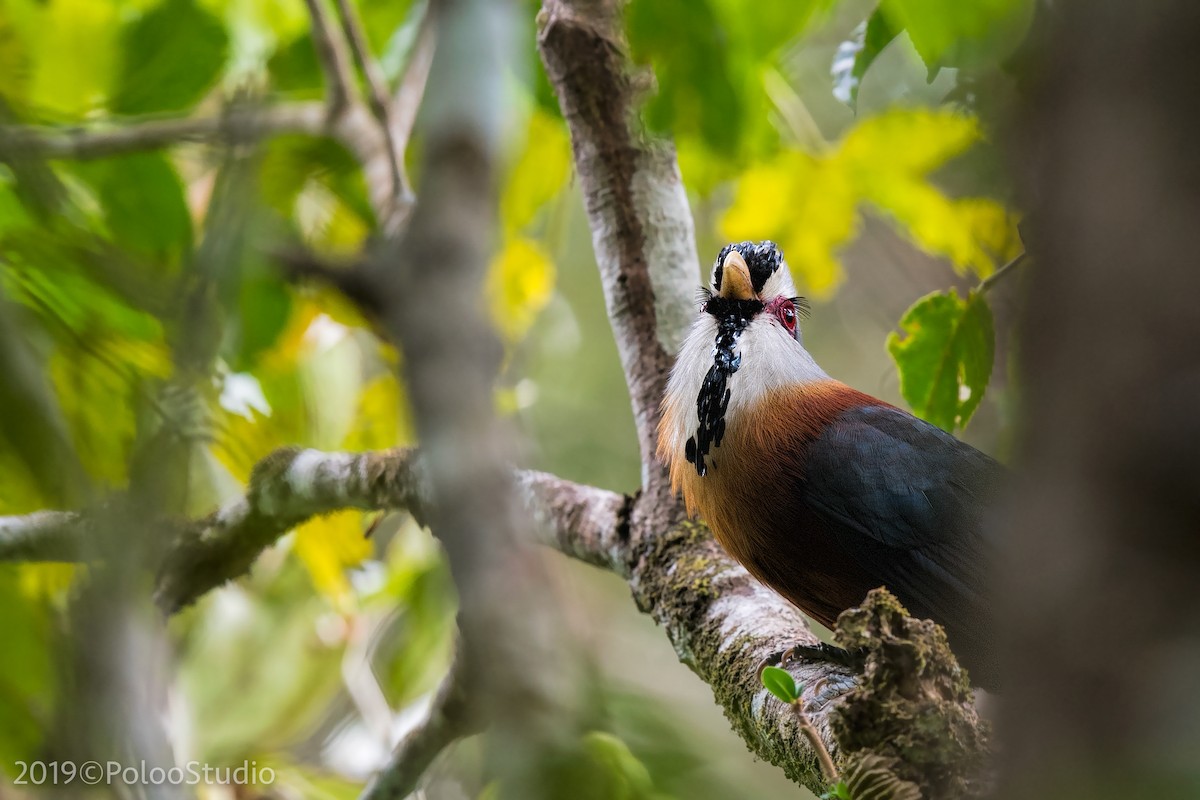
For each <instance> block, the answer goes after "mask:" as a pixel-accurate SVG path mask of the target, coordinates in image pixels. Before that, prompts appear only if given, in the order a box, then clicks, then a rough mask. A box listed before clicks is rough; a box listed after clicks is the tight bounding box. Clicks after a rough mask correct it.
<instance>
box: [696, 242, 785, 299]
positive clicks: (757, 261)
mask: <svg viewBox="0 0 1200 800" xmlns="http://www.w3.org/2000/svg"><path fill="white" fill-rule="evenodd" d="M734 250H737V251H738V253H740V254H741V256H742V258H743V259H745V261H746V266H747V267H749V268H750V284H751V285H752V286H753V287H754V291H756V292H761V291H762V289H763V286H765V285H766V283H767V278H769V277H771V276H772V275H774V274H775V271H776V270H777V269H779V268H780V266H782V265H783V253H781V252H780V250H779V247H778V246H777V245H776V244H775V243H774V242H772V241H771V240H770V239H767V240H765V241H762V242H758V243H755V242H735V243H733V244H727V245H725V246H724V247H722V248H721V252H720V253H718V254H717V264H716V270H715V271H714V272H713V288H714V289H716V290H717V291H718V292H720V291H721V278H722V272H723V271H724V270H723V268H724V266H725V256H727V255H729V254H730V253H731V252H733V251H734Z"/></svg>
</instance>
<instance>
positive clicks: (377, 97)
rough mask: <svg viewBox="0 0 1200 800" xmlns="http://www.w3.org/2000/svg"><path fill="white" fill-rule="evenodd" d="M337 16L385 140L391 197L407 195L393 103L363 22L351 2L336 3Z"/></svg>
mask: <svg viewBox="0 0 1200 800" xmlns="http://www.w3.org/2000/svg"><path fill="white" fill-rule="evenodd" d="M337 7H338V15H339V16H340V17H341V20H342V32H343V33H345V35H346V40H347V41H348V42H349V43H350V52H351V54H352V55H353V56H354V61H355V63H356V64H357V65H358V69H359V71H360V72H362V74H363V78H364V79H365V80H366V82H367V104H368V105H369V106H370V108H371V113H372V114H374V115H375V119H376V120H377V121H378V122H379V127H380V129H381V130H382V131H383V136H384V138H385V139H386V140H387V152H388V156H389V159H388V160H389V163H390V165H391V168H392V194H394V195H396V196H401V195H407V194H408V193H409V192H410V189H409V186H408V178H407V176H406V175H405V173H404V151H403V149H402V148H398V147H397V141H396V138H395V136H394V134H393V131H392V125H391V116H392V102H391V98H390V97H389V96H388V89H387V79H386V78H385V77H384V75H383V70H382V69H381V68H380V66H379V62H378V61H376V60H375V58H374V57H372V55H371V49H370V47H369V46H368V44H367V37H366V36H365V35H364V34H363V29H362V23H361V22H360V21H359V19H358V12H357V11H356V10H355V8H354V4H353V3H351V2H350V0H337Z"/></svg>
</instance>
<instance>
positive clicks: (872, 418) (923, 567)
mask: <svg viewBox="0 0 1200 800" xmlns="http://www.w3.org/2000/svg"><path fill="white" fill-rule="evenodd" d="M804 466H805V470H804V471H805V477H806V480H805V482H804V494H805V497H804V500H805V503H806V505H807V506H808V507H809V508H810V509H811V510H812V511H813V513H815V514H816V515H817V516H818V517H820V518H821V519H822V520H823V521H824V522H825V523H826V524H827V525H828V527H829V530H830V531H831V533H833V534H834V536H835V538H836V539H837V541H838V543H839V545H841V546H842V547H843V549H844V550H845V551H846V552H847V553H848V554H849V555H850V556H851V557H853V558H854V559H855V560H857V561H858V562H859V563H860V564H861V565H862V566H863V568H864V569H865V570H866V571H867V572H868V573H870V574H871V575H874V576H876V577H877V578H878V580H879V582H880V584H882V585H885V586H887V587H888V588H889V589H890V590H891V591H892V592H893V593H894V594H895V595H896V596H897V597H898V598H899V599H900V600H901V602H903V603H904V604H905V605H907V606H908V608H909V610H910V611H911V612H912V613H914V614H916V615H918V616H928V617H931V618H933V619H935V620H936V621H938V622H940V623H941V624H942V625H943V626H945V627H946V629H947V632H948V633H949V634H950V637H951V641H952V643H955V642H956V640H957V641H958V642H959V643H962V644H965V643H966V640H968V639H975V638H977V637H980V636H987V637H988V638H990V628H991V623H990V616H991V614H990V608H989V606H990V604H989V603H988V602H987V600H986V594H987V589H986V587H987V584H988V581H989V577H990V576H989V573H990V569H991V565H992V563H993V562H994V558H993V549H994V543H993V542H992V541H991V540H990V537H989V535H988V533H987V529H986V527H985V525H984V515H985V514H986V512H987V511H988V509H989V507H990V506H991V505H992V504H993V500H994V498H995V495H996V492H997V490H998V488H999V485H1000V483H1001V482H1002V481H1003V479H1004V468H1003V467H1001V466H1000V465H999V464H998V463H997V462H996V461H994V460H993V459H991V458H989V457H988V456H986V455H984V454H983V453H981V452H979V451H978V450H976V449H975V448H973V447H971V446H969V445H966V444H964V443H962V442H960V441H958V440H957V439H955V438H954V437H953V436H951V435H950V434H948V433H946V432H945V431H943V430H941V429H940V428H937V427H936V426H934V425H930V424H929V423H927V422H925V421H923V420H920V419H917V418H916V417H914V416H912V415H911V414H908V413H905V412H903V411H900V410H899V409H896V408H892V407H889V406H867V407H861V408H855V409H851V410H848V411H845V412H843V413H842V414H841V415H840V416H839V417H838V418H837V419H835V420H834V422H833V423H832V424H831V425H830V426H829V427H827V428H826V430H825V432H824V433H822V434H821V435H820V436H819V437H817V438H816V439H815V440H813V441H812V443H811V445H810V447H809V448H808V451H807V453H806V458H805V465H804ZM962 644H960V647H961V646H962ZM977 644H978V645H979V646H983V645H984V643H983V642H978V643H977ZM956 649H957V648H956ZM960 655H961V654H960Z"/></svg>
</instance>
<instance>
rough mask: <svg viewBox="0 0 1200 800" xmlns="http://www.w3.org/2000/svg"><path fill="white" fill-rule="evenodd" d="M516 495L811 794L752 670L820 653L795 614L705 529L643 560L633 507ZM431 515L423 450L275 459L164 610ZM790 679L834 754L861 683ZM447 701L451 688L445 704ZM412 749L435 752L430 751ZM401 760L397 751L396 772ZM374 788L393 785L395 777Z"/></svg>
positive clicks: (195, 553) (792, 734)
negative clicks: (836, 715)
mask: <svg viewBox="0 0 1200 800" xmlns="http://www.w3.org/2000/svg"><path fill="white" fill-rule="evenodd" d="M515 483H516V485H517V486H518V489H519V493H520V496H521V497H522V499H523V500H524V501H525V503H526V504H527V508H528V509H529V512H530V515H531V516H532V518H533V519H534V521H535V523H536V526H537V538H538V539H539V541H541V542H543V543H544V544H546V545H548V546H550V547H553V548H555V549H558V550H560V551H562V552H563V553H565V554H567V555H569V556H571V557H573V558H577V559H580V560H582V561H585V562H587V563H589V564H594V565H596V566H600V567H602V568H605V569H608V570H611V571H613V572H616V573H617V574H620V575H622V576H623V577H625V578H626V579H627V580H628V581H629V583H630V586H631V588H632V589H633V592H634V597H635V599H636V600H637V603H638V606H639V608H641V610H642V611H644V612H646V613H649V614H651V615H652V616H653V617H654V618H655V620H657V621H658V622H659V624H661V625H662V626H663V628H664V629H665V631H666V633H667V635H668V636H669V637H670V639H671V642H672V644H673V645H674V646H675V650H676V652H677V653H678V654H679V657H680V660H682V661H683V662H684V663H685V664H687V665H688V666H690V667H691V668H692V669H693V670H694V671H695V672H696V673H697V674H698V675H699V676H700V677H701V678H702V679H703V680H704V681H705V682H706V683H709V684H710V685H711V686H712V687H713V692H714V694H715V696H716V700H717V702H718V703H719V704H720V705H721V706H722V707H723V708H724V709H725V712H726V714H727V715H728V716H729V718H730V720H731V721H732V722H733V724H734V727H735V728H736V729H737V731H738V732H739V733H740V734H741V735H742V736H743V738H745V739H746V741H747V743H748V744H749V745H750V747H751V749H753V750H754V751H755V752H756V753H757V754H758V755H759V756H760V757H762V758H764V759H766V760H768V761H770V762H771V763H774V764H779V765H781V766H783V767H784V769H785V770H786V771H787V772H788V774H789V775H790V776H791V777H793V778H795V779H797V780H801V781H803V782H808V783H809V784H810V785H816V783H814V781H819V772H818V770H817V765H816V761H815V756H814V755H813V754H812V752H811V750H810V749H809V748H808V747H807V745H805V744H803V738H802V733H801V731H800V728H799V725H798V724H797V722H796V718H795V715H794V714H792V711H791V709H790V708H789V707H788V706H786V705H784V704H783V703H778V702H775V701H773V700H771V699H770V698H769V697H768V695H767V694H766V690H765V689H764V688H763V687H762V686H761V684H759V683H758V680H757V676H756V672H755V667H756V665H757V664H758V663H759V662H760V661H762V660H763V659H765V658H767V657H768V656H771V655H773V654H778V653H779V652H781V651H783V650H785V649H787V648H789V647H791V646H793V645H796V644H809V645H813V644H816V643H817V639H816V637H815V636H813V634H812V633H811V632H810V631H809V629H808V627H807V624H806V623H805V621H804V619H803V617H802V616H801V615H800V613H799V612H798V611H797V610H796V609H795V608H794V607H793V606H791V605H790V604H789V603H787V602H786V601H785V600H783V599H782V598H781V597H779V596H778V595H776V594H775V593H774V592H771V591H770V590H768V589H766V588H765V587H763V586H762V585H761V584H759V583H757V582H756V581H755V580H754V579H753V578H751V577H750V575H749V574H748V573H747V572H746V571H745V570H744V569H743V568H742V567H740V566H739V565H737V564H736V563H734V562H733V561H732V560H731V559H730V558H729V556H727V555H726V554H725V553H724V552H723V551H722V550H721V549H720V547H719V546H718V545H717V544H716V542H715V541H713V539H712V537H711V536H710V535H709V534H708V531H707V529H706V528H704V527H703V526H701V525H696V524H693V523H684V524H682V525H679V526H675V527H673V528H671V529H670V530H665V531H662V532H661V535H658V536H656V537H654V539H653V541H651V542H649V543H647V544H646V545H645V546H644V547H643V550H644V552H641V553H639V552H638V550H637V549H636V548H635V547H634V546H633V543H632V542H631V541H630V539H629V535H628V532H629V529H628V524H629V513H630V506H631V502H632V501H631V499H630V498H628V497H625V496H623V495H620V494H617V493H615V492H608V491H605V490H603V489H598V488H595V487H591V486H583V485H579V484H575V483H572V482H570V481H566V480H563V479H561V478H558V477H555V476H553V475H548V474H546V473H542V472H532V471H518V472H517V473H516V476H515ZM428 503H429V486H428V478H427V476H426V469H425V468H424V467H423V466H422V465H421V463H420V460H419V459H418V457H417V452H416V451H414V450H409V449H396V450H382V451H375V452H367V453H354V454H352V453H326V452H321V451H317V450H299V449H295V448H286V449H282V450H278V451H276V452H274V453H272V454H271V455H270V456H268V457H267V458H265V459H264V460H263V461H262V462H260V463H259V464H258V465H257V466H256V467H255V469H254V471H253V473H252V475H251V478H250V484H249V486H248V487H247V491H246V494H245V495H244V496H243V497H241V498H238V499H237V500H234V501H233V502H230V503H228V504H226V505H225V506H224V507H222V508H221V509H220V510H218V511H216V512H215V513H213V514H211V515H209V516H208V517H205V518H204V519H202V520H199V521H196V522H194V523H191V524H188V525H186V526H184V527H183V528H182V530H181V531H180V532H179V534H178V536H177V538H176V542H175V544H174V546H173V547H172V549H171V551H170V553H169V554H168V556H167V558H166V560H165V562H164V564H163V565H162V567H161V568H160V570H159V574H158V581H157V588H156V592H155V598H156V601H157V603H158V605H159V606H160V607H161V608H163V609H164V610H165V611H167V612H175V611H178V610H180V609H181V608H183V607H185V606H187V605H189V604H190V603H192V602H194V601H195V600H196V599H198V598H199V597H200V596H202V595H203V594H205V593H206V592H208V591H210V590H211V589H213V588H215V587H217V586H220V585H221V584H223V583H225V582H226V581H229V580H232V579H234V578H237V577H239V576H240V575H242V574H244V573H246V572H247V571H248V570H249V568H250V566H251V565H252V564H253V562H254V560H255V559H256V558H257V556H258V555H259V553H261V552H262V551H263V550H264V549H265V548H267V547H269V546H270V545H271V544H273V543H274V542H275V541H276V540H277V539H278V538H279V537H280V536H282V535H283V534H284V533H286V532H287V531H288V530H290V529H291V528H293V527H295V526H296V525H299V524H300V523H302V522H304V521H305V520H307V519H309V518H311V517H313V516H317V515H320V514H327V513H331V512H334V511H338V510H341V509H346V508H358V509H363V510H376V511H387V510H401V509H407V510H408V511H410V512H411V513H413V514H414V516H416V517H417V518H418V520H423V519H424V516H425V514H426V509H427V506H428ZM86 534H87V520H86V518H84V517H83V516H81V515H79V514H75V513H70V512H47V511H43V512H37V513H35V514H29V515H26V516H22V517H4V518H0V561H22V560H73V559H74V558H77V557H78V555H77V554H78V553H80V552H82V551H81V550H80V549H79V548H78V543H79V541H80V539H81V538H82V537H83V536H85V535H86ZM790 670H791V671H792V673H793V676H794V677H795V678H796V680H797V683H798V684H802V685H803V686H804V687H805V702H806V703H807V704H808V706H809V708H810V711H809V716H810V719H811V720H812V722H813V724H814V725H815V726H816V728H817V729H818V730H819V731H821V735H822V737H823V738H824V740H825V741H826V743H827V744H828V745H829V746H830V747H831V748H833V747H834V745H833V739H832V736H831V735H830V732H829V723H828V720H827V713H828V710H829V708H830V703H831V701H832V700H833V699H835V698H836V697H838V696H840V695H841V694H842V693H843V692H845V691H846V690H848V689H849V688H851V687H852V686H853V685H854V679H853V676H852V675H851V674H850V673H849V671H848V670H846V669H845V668H843V667H840V666H837V665H832V664H825V663H809V664H801V665H793V666H791V667H790ZM449 692H450V689H445V688H444V689H443V691H442V692H441V693H440V696H442V697H443V700H442V701H439V702H445V701H446V697H448V696H449V695H448V693H449ZM433 713H435V714H436V713H438V712H437V710H436V707H435V710H434V712H433ZM447 713H448V712H447ZM449 716H450V717H453V716H456V712H455V713H452V714H449ZM445 724H446V723H445V722H444V721H443V722H438V723H436V726H443V725H445ZM464 730H466V728H465V727H464ZM472 730H473V729H472ZM449 731H450V728H447V727H438V728H437V732H436V733H430V734H428V735H429V736H431V737H434V738H438V739H441V740H444V741H445V742H446V743H449V741H452V740H453V738H456V737H451V736H450V734H449ZM462 735H466V733H463V734H462ZM412 747H413V748H419V749H421V751H422V752H427V748H429V747H430V745H429V743H428V742H426V743H422V744H420V745H416V744H414V745H412ZM401 749H402V750H403V749H404V748H403V746H402V748H401ZM414 757H415V756H414ZM406 758H407V757H404V756H402V755H401V754H400V752H398V753H397V755H396V756H394V757H393V763H397V764H398V763H400V762H405V763H407V762H406V761H405V759H406ZM422 758H424V756H422ZM429 758H430V759H431V758H432V756H430V757H429ZM406 768H407V767H406ZM379 780H380V781H384V782H385V783H384V785H387V786H391V785H394V784H392V783H391V781H393V780H394V779H393V778H388V777H381V778H380V779H379ZM369 791H381V790H374V789H373V790H369ZM391 796H397V795H391Z"/></svg>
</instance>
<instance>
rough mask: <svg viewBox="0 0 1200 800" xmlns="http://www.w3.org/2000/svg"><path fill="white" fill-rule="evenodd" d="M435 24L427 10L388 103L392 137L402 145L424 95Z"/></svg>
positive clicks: (403, 146) (433, 46)
mask: <svg viewBox="0 0 1200 800" xmlns="http://www.w3.org/2000/svg"><path fill="white" fill-rule="evenodd" d="M436 31H437V26H436V20H435V18H434V15H433V14H432V13H430V12H429V11H426V12H425V16H424V17H423V18H422V19H421V25H420V28H419V29H418V31H417V41H416V43H415V44H414V45H413V50H412V55H411V56H410V57H409V59H408V65H407V66H406V68H405V70H404V76H403V77H402V78H401V79H400V85H399V86H397V87H396V93H395V95H394V97H393V104H392V138H393V139H394V140H395V141H396V142H397V143H399V145H400V148H401V149H404V148H405V147H406V146H407V144H408V140H409V138H410V137H411V136H412V132H413V127H414V126H415V125H416V122H417V111H418V110H419V109H420V108H421V101H422V99H423V98H424V97H425V86H426V84H428V82H429V68H430V66H431V65H432V64H433V51H434V49H435V47H436V44H437V36H436Z"/></svg>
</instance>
